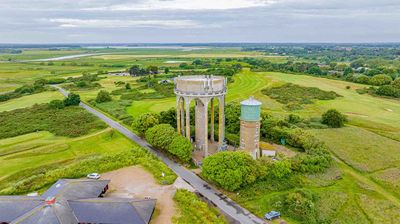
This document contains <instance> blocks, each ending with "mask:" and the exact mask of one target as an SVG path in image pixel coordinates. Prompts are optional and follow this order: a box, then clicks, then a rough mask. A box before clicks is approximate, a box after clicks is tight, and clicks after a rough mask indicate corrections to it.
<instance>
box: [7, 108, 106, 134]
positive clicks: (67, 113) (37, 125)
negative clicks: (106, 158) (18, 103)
mask: <svg viewBox="0 0 400 224" xmlns="http://www.w3.org/2000/svg"><path fill="white" fill-rule="evenodd" d="M105 127H107V126H106V125H105V123H103V122H102V121H101V120H99V119H97V118H96V117H95V116H93V115H92V114H90V113H89V112H87V111H86V110H84V109H82V108H80V107H76V106H71V107H66V108H64V109H63V110H58V109H51V108H50V107H49V105H47V104H41V105H35V106H33V107H30V108H23V109H16V110H12V111H5V112H1V113H0V139H2V138H10V137H15V136H18V135H23V134H28V133H32V132H35V131H49V132H51V133H53V134H55V135H60V136H67V137H77V136H82V135H85V134H88V133H90V132H91V131H93V130H100V129H103V128H105Z"/></svg>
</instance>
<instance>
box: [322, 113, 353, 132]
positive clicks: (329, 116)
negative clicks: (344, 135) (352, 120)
mask: <svg viewBox="0 0 400 224" xmlns="http://www.w3.org/2000/svg"><path fill="white" fill-rule="evenodd" d="M346 121H347V118H346V116H345V115H343V114H342V113H340V112H339V111H338V110H336V109H330V110H328V111H326V112H325V113H324V114H322V123H323V124H326V125H328V126H329V127H332V128H340V127H343V126H344V122H346Z"/></svg>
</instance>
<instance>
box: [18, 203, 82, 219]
mask: <svg viewBox="0 0 400 224" xmlns="http://www.w3.org/2000/svg"><path fill="white" fill-rule="evenodd" d="M31 223H32V224H33V223H35V224H50V223H54V224H56V223H59V224H77V223H78V219H77V218H76V216H75V215H74V213H73V211H72V210H71V208H70V207H69V206H68V204H66V203H65V201H56V202H55V203H54V204H51V205H47V204H46V203H43V204H42V205H41V206H39V207H36V208H35V209H33V210H32V211H30V212H27V213H26V214H24V215H23V216H21V217H19V218H18V219H16V220H14V221H13V222H12V224H31Z"/></svg>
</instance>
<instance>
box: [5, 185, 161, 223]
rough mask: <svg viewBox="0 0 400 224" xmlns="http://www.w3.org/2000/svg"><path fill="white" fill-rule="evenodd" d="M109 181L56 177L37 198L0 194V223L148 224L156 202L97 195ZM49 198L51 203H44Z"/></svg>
mask: <svg viewBox="0 0 400 224" xmlns="http://www.w3.org/2000/svg"><path fill="white" fill-rule="evenodd" d="M109 182H110V181H109V180H85V179H81V180H71V179H60V180H58V181H57V182H56V183H55V184H54V185H53V186H51V187H50V188H49V189H48V190H47V191H46V192H45V193H44V194H43V195H42V196H41V197H28V196H0V223H1V222H6V223H13V224H14V223H15V224H76V223H79V222H90V223H110V224H112V223H118V224H124V223H138V224H143V223H144V224H147V223H149V221H150V219H151V216H152V214H153V211H154V207H155V203H156V201H155V200H154V199H145V200H138V199H128V198H98V196H99V195H100V194H101V193H102V192H103V190H104V188H105V187H106V186H107V184H108V183H109ZM52 197H54V198H55V202H53V203H47V202H46V200H45V198H52Z"/></svg>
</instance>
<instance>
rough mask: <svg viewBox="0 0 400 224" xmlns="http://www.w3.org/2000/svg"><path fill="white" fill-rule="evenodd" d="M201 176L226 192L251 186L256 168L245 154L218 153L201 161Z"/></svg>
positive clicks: (255, 176) (254, 178)
mask: <svg viewBox="0 0 400 224" xmlns="http://www.w3.org/2000/svg"><path fill="white" fill-rule="evenodd" d="M202 175H203V176H204V177H205V178H207V179H209V180H211V181H212V182H214V183H215V184H217V185H218V186H220V187H222V188H224V189H225V190H228V191H234V190H237V189H239V188H241V187H244V186H247V185H249V184H252V183H253V182H254V181H255V180H256V178H257V167H256V165H255V163H254V160H253V159H252V158H251V156H250V155H249V154H247V153H245V152H241V151H237V152H228V151H225V152H218V153H216V154H214V155H211V156H208V157H207V158H205V159H204V160H203V170H202Z"/></svg>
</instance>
